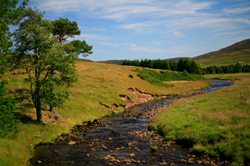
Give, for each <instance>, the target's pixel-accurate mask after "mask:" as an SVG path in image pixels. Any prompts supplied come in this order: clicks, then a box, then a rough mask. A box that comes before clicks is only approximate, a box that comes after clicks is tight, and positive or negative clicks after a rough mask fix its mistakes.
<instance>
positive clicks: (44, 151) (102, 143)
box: [30, 80, 230, 166]
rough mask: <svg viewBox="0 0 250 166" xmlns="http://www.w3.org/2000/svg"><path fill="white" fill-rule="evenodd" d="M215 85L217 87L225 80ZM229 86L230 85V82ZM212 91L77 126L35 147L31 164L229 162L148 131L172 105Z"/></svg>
mask: <svg viewBox="0 0 250 166" xmlns="http://www.w3.org/2000/svg"><path fill="white" fill-rule="evenodd" d="M214 82H216V86H217V87H214V88H213V89H212V90H215V89H216V88H221V87H222V86H221V85H225V83H226V82H225V81H218V80H217V81H215V80H214V81H213V83H214ZM228 85H230V83H228ZM209 91H211V89H210V86H209V88H207V89H204V91H193V92H189V93H186V94H185V95H184V96H176V97H171V98H167V99H162V100H160V101H154V102H148V103H144V104H139V105H136V106H133V107H131V108H128V109H126V110H125V112H123V113H120V114H116V115H113V116H110V117H104V118H102V119H99V120H94V122H93V123H90V122H85V123H83V124H82V125H75V126H74V127H73V129H72V131H71V134H65V133H64V134H62V135H60V136H59V137H58V138H57V139H56V140H57V141H56V142H55V143H54V144H51V145H50V144H42V145H39V146H37V147H36V149H35V155H34V157H33V158H32V159H31V160H30V162H31V164H32V165H39V163H40V164H42V165H57V164H62V165H65V164H66V165H68V164H74V165H93V164H95V165H124V164H125V165H134V166H136V165H138V164H139V165H146V164H147V165H148V164H150V165H167V164H169V165H186V163H188V164H196V163H198V164H200V165H202V164H204V165H212V164H215V165H224V166H227V165H228V163H229V162H227V161H220V160H217V159H214V158H210V157H209V156H208V155H205V158H204V156H199V155H195V154H193V153H192V151H193V150H192V149H185V148H184V149H183V148H181V147H179V146H178V145H176V144H175V142H174V141H166V140H165V139H164V138H163V137H161V136H160V135H159V134H157V133H156V132H154V131H148V130H147V128H148V123H150V122H151V120H152V119H153V118H154V117H155V116H157V114H158V113H159V112H160V111H161V110H162V109H164V107H166V106H169V105H171V104H173V105H175V104H176V103H178V102H183V101H185V99H187V98H189V97H190V96H191V95H197V94H199V93H202V92H203V93H204V92H205V93H206V92H209Z"/></svg>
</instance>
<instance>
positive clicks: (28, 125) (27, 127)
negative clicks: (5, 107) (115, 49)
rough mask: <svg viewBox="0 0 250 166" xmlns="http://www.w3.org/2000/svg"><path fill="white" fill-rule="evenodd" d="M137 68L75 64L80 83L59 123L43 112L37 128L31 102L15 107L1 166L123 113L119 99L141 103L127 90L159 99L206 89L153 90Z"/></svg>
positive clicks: (1, 146)
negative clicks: (76, 127) (15, 119)
mask: <svg viewBox="0 0 250 166" xmlns="http://www.w3.org/2000/svg"><path fill="white" fill-rule="evenodd" d="M136 68H137V67H130V66H118V65H108V64H101V63H93V62H79V63H78V64H77V71H78V74H79V82H78V83H77V84H75V85H74V86H73V87H72V88H71V90H72V92H73V93H72V96H71V100H70V101H68V102H67V103H66V104H65V105H64V106H63V108H60V109H57V110H56V111H57V112H59V113H60V114H61V115H62V118H61V119H60V121H56V120H55V118H54V115H53V114H51V113H50V112H48V111H43V120H44V122H46V123H47V124H46V125H42V124H38V123H37V122H36V116H35V115H36V114H35V108H34V105H33V104H32V103H31V102H29V101H24V102H22V103H20V104H19V105H17V111H16V113H15V114H16V116H17V117H18V119H19V120H20V122H19V124H18V128H19V132H18V133H11V134H8V135H7V136H5V137H4V138H1V139H0V165H4V166H8V165H10V166H15V165H18V166H19V165H25V164H27V161H28V160H29V159H30V158H31V157H32V156H33V151H34V150H33V148H34V146H35V145H36V144H39V143H41V142H50V141H51V142H53V141H54V140H55V139H56V138H57V137H58V136H59V135H61V134H62V133H70V131H71V129H72V127H73V126H74V125H77V124H82V122H84V121H93V120H94V119H99V118H101V117H103V116H106V115H108V114H112V112H121V111H123V109H124V106H126V105H127V102H126V101H125V100H122V98H121V95H124V96H127V97H128V98H129V99H130V100H131V102H133V103H140V102H141V101H140V100H136V98H135V97H134V96H133V94H132V93H130V92H129V91H128V89H129V88H133V89H138V90H139V91H140V92H142V93H144V94H149V95H151V96H153V99H157V98H158V97H159V96H162V95H165V96H167V95H174V94H182V93H185V92H187V91H192V90H197V89H200V88H204V87H206V86H207V85H208V82H207V81H195V82H187V83H182V84H181V83H178V84H176V85H175V84H174V83H173V85H175V86H173V87H170V88H166V87H161V86H155V85H152V84H150V83H149V82H147V81H145V80H142V79H141V78H139V77H137V74H138V73H136V72H134V71H132V70H135V69H136ZM139 69H140V68H139ZM156 71H158V70H156ZM130 75H132V76H133V78H131V77H130ZM4 78H5V79H7V80H8V81H9V84H8V85H7V86H6V87H7V88H8V89H9V90H14V89H18V88H25V87H28V84H23V83H22V81H21V78H22V76H16V75H15V76H14V75H10V74H8V73H6V75H5V77H4Z"/></svg>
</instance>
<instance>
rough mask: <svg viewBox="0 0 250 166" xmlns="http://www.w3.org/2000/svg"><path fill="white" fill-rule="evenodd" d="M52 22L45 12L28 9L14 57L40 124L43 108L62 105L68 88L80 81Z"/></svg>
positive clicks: (18, 31)
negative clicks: (46, 17)
mask: <svg viewBox="0 0 250 166" xmlns="http://www.w3.org/2000/svg"><path fill="white" fill-rule="evenodd" d="M53 30H54V27H53V24H52V22H51V21H49V20H46V19H43V13H41V12H39V11H38V10H37V9H35V10H33V9H32V8H28V9H26V10H25V13H24V15H23V16H22V22H21V23H20V25H19V27H18V28H17V29H16V30H15V32H14V37H15V54H13V56H12V57H11V63H12V69H13V70H15V69H23V70H24V71H26V72H25V74H26V75H27V76H28V78H26V82H27V81H28V82H29V83H30V89H29V90H28V92H29V93H30V95H31V98H32V101H33V103H34V104H35V107H36V112H37V121H38V122H40V123H42V115H41V109H42V105H43V107H44V108H45V107H46V105H47V104H48V105H50V104H52V105H53V106H55V107H56V106H61V105H62V104H63V103H64V102H65V101H66V99H68V97H69V94H70V91H69V90H67V89H66V87H65V85H69V84H71V83H73V82H76V81H77V78H78V77H77V75H76V69H75V63H76V60H77V59H78V57H77V55H75V54H73V53H68V54H67V53H66V51H65V49H64V47H63V46H61V45H59V43H58V38H57V37H51V35H52V31H53Z"/></svg>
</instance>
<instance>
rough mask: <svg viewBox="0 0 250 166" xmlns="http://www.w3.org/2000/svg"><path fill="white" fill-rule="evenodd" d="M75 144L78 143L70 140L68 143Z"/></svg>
mask: <svg viewBox="0 0 250 166" xmlns="http://www.w3.org/2000/svg"><path fill="white" fill-rule="evenodd" d="M74 144H76V142H75V141H69V143H68V145H74Z"/></svg>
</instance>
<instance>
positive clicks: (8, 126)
mask: <svg viewBox="0 0 250 166" xmlns="http://www.w3.org/2000/svg"><path fill="white" fill-rule="evenodd" d="M4 84H7V81H2V82H0V137H1V136H4V135H6V134H8V133H9V132H13V131H14V132H17V131H18V129H17V122H18V120H16V119H15V115H14V114H13V113H12V111H15V109H16V107H15V104H16V101H14V100H12V99H11V97H5V95H6V93H5V91H6V89H5V88H4Z"/></svg>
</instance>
